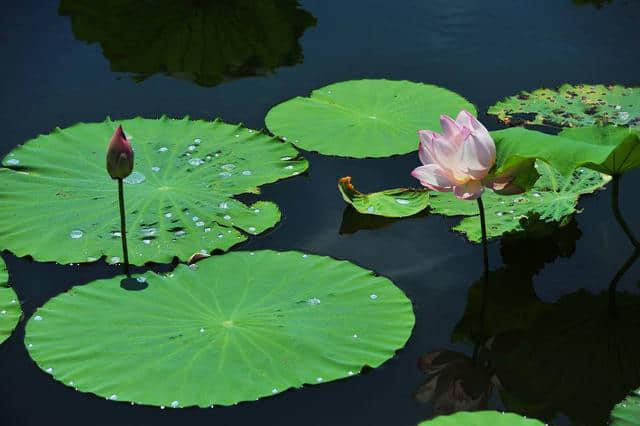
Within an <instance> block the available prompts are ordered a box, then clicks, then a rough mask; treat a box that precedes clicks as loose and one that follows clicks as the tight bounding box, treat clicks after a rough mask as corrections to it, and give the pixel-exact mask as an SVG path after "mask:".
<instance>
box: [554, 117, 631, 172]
mask: <svg viewBox="0 0 640 426" xmlns="http://www.w3.org/2000/svg"><path fill="white" fill-rule="evenodd" d="M560 136H562V137H564V138H568V139H573V140H576V141H580V142H582V143H581V144H580V146H583V144H589V145H592V146H597V147H606V148H607V149H608V150H609V155H608V156H607V158H606V159H605V160H604V161H601V162H595V161H593V162H591V163H588V164H586V166H587V167H589V168H592V169H594V170H598V171H601V172H602V173H606V174H608V175H621V174H623V173H625V172H628V171H629V170H632V169H635V168H636V167H640V131H638V130H632V129H629V128H626V127H614V126H606V127H603V126H592V127H577V128H575V129H565V130H563V131H562V132H560Z"/></svg>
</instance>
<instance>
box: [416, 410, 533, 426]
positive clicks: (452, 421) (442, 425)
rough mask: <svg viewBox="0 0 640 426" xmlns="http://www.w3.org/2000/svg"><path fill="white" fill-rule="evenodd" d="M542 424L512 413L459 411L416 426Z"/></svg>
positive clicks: (514, 425) (518, 425)
mask: <svg viewBox="0 0 640 426" xmlns="http://www.w3.org/2000/svg"><path fill="white" fill-rule="evenodd" d="M543 424H544V423H542V422H540V421H538V420H535V419H527V418H526V417H522V416H519V415H517V414H514V413H503V412H499V411H473V412H469V411H460V412H458V413H455V414H450V415H448V416H439V417H436V418H435V419H433V420H427V421H425V422H422V423H420V424H419V425H418V426H520V425H522V426H538V425H540V426H542V425H543Z"/></svg>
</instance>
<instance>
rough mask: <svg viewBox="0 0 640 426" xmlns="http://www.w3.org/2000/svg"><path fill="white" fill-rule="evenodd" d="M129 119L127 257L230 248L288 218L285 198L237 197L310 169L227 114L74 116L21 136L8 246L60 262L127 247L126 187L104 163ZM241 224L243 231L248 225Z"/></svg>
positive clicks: (1, 214)
mask: <svg viewBox="0 0 640 426" xmlns="http://www.w3.org/2000/svg"><path fill="white" fill-rule="evenodd" d="M118 124H122V126H123V128H124V129H125V132H126V133H127V135H129V137H130V139H131V142H132V145H133V148H134V150H135V167H134V172H133V173H132V174H131V175H130V176H129V177H127V178H126V179H125V183H126V185H124V187H125V190H124V192H125V199H126V211H127V235H128V242H129V259H130V261H131V263H133V264H136V265H140V264H143V263H145V262H149V261H154V262H169V261H171V260H172V259H173V257H174V256H177V257H178V258H180V259H187V258H188V257H189V256H191V255H192V254H193V253H194V252H198V251H202V250H204V251H206V252H209V251H212V250H214V249H219V250H227V249H229V248H230V247H231V246H233V245H234V244H237V243H239V242H241V241H244V240H246V238H247V237H246V235H245V233H246V234H259V233H261V232H263V231H264V230H266V229H268V228H271V227H273V226H274V225H275V224H276V223H278V221H279V220H280V211H279V209H278V207H277V206H276V205H275V204H273V203H270V202H263V201H259V202H257V203H255V204H253V205H251V206H247V205H245V204H243V203H242V202H240V201H237V200H235V199H233V198H231V197H233V196H234V195H236V194H242V193H247V192H253V193H257V192H258V188H257V186H258V185H262V184H265V183H269V182H274V181H276V180H278V179H282V178H285V177H288V176H293V175H297V174H299V173H300V172H302V171H304V170H305V169H306V168H307V166H308V164H307V162H306V160H304V159H299V158H297V155H298V153H297V151H296V150H295V149H294V148H293V147H291V146H290V145H289V144H286V143H282V142H280V141H278V140H277V139H275V138H272V137H269V136H267V135H265V134H262V133H260V132H257V131H253V130H250V129H246V128H244V127H242V126H235V125H230V124H225V123H222V122H220V121H214V122H207V121H192V120H189V119H187V118H184V119H182V120H174V119H169V118H166V117H163V118H162V119H159V120H150V119H143V118H135V119H132V120H123V121H118V122H112V121H111V120H106V121H104V122H102V123H90V124H84V123H81V124H76V125H74V126H72V127H69V128H67V129H56V130H55V131H54V132H52V133H51V134H49V135H43V136H39V137H37V138H36V139H33V140H30V141H28V142H27V143H26V144H24V145H22V146H18V147H17V148H16V149H14V150H13V151H12V152H11V153H9V155H8V156H7V157H5V158H4V160H3V162H2V164H3V165H4V166H5V167H6V168H0V201H1V202H0V246H2V247H5V248H7V249H8V250H11V251H12V252H14V253H15V254H17V255H18V256H24V255H31V256H33V258H35V259H37V260H44V261H52V260H54V261H57V262H60V263H70V262H87V261H93V260H96V259H97V258H100V257H101V256H103V255H105V256H107V261H108V262H110V263H117V262H119V261H120V256H122V249H121V241H120V238H121V237H120V217H119V211H118V190H117V183H116V181H114V180H112V179H111V178H110V177H109V175H108V174H107V171H106V169H105V161H106V160H105V155H106V148H107V142H108V141H109V139H110V137H111V135H112V133H113V131H114V128H115V127H116V126H117V125H118ZM241 231H244V233H242V232H241Z"/></svg>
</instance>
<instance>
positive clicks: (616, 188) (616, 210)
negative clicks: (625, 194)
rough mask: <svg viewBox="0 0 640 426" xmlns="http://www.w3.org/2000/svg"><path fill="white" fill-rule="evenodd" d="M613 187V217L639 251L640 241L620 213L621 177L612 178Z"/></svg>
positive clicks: (614, 176)
mask: <svg viewBox="0 0 640 426" xmlns="http://www.w3.org/2000/svg"><path fill="white" fill-rule="evenodd" d="M611 186H612V191H611V208H612V209H613V215H614V216H615V218H616V221H617V222H618V224H619V225H620V227H621V228H622V230H623V231H624V233H625V234H627V237H628V238H629V240H630V241H631V244H633V246H634V247H635V248H636V249H638V248H640V243H639V242H638V239H637V238H636V237H635V235H633V232H631V228H629V225H627V222H625V221H624V218H623V217H622V213H620V199H619V198H620V175H613V176H612V182H611Z"/></svg>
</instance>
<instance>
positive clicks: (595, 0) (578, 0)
mask: <svg viewBox="0 0 640 426" xmlns="http://www.w3.org/2000/svg"><path fill="white" fill-rule="evenodd" d="M572 1H573V4H575V5H577V6H582V5H585V4H592V5H594V6H595V7H596V8H598V9H600V8H601V7H602V6H604V5H605V4H607V3H611V2H613V0H572Z"/></svg>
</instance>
